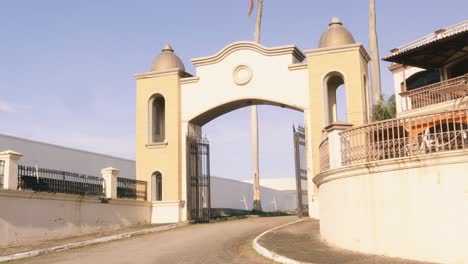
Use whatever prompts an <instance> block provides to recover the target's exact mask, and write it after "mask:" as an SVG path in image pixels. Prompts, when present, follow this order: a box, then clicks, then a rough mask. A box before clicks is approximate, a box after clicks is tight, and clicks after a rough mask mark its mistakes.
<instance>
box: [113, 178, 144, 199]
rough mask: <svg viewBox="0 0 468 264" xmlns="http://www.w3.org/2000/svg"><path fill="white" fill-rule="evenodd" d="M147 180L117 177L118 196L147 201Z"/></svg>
mask: <svg viewBox="0 0 468 264" xmlns="http://www.w3.org/2000/svg"><path fill="white" fill-rule="evenodd" d="M146 197H147V182H146V181H139V180H133V179H127V178H120V177H117V198H124V199H133V200H142V201H146Z"/></svg>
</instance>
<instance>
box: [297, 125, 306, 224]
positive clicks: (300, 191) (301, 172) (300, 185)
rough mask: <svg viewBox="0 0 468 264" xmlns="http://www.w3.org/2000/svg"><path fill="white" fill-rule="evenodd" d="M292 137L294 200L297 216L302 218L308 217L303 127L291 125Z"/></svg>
mask: <svg viewBox="0 0 468 264" xmlns="http://www.w3.org/2000/svg"><path fill="white" fill-rule="evenodd" d="M293 135H294V137H293V138H294V161H295V162H294V165H295V169H296V200H297V215H298V216H299V217H303V216H305V215H308V209H309V206H308V202H307V201H308V199H307V196H308V194H307V184H304V183H307V161H306V142H305V129H304V127H303V126H301V125H299V126H297V127H296V126H294V125H293Z"/></svg>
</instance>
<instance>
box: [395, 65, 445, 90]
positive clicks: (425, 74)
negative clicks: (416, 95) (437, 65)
mask: <svg viewBox="0 0 468 264" xmlns="http://www.w3.org/2000/svg"><path fill="white" fill-rule="evenodd" d="M438 82H440V72H439V70H426V71H421V72H417V73H415V74H413V75H411V76H410V77H408V78H406V91H411V90H414V89H417V88H419V87H423V86H426V85H430V84H433V83H438ZM402 85H403V84H402ZM402 90H403V89H402Z"/></svg>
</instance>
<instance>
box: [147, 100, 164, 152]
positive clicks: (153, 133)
mask: <svg viewBox="0 0 468 264" xmlns="http://www.w3.org/2000/svg"><path fill="white" fill-rule="evenodd" d="M165 110H166V102H165V100H164V97H162V95H159V94H158V95H155V96H153V97H152V98H151V100H150V113H149V114H150V115H149V116H150V118H149V119H150V120H149V121H150V125H149V127H150V129H151V130H150V141H151V142H153V143H158V142H164V140H165V139H166V137H165V136H166V135H165V134H166V133H165V130H166V117H165Z"/></svg>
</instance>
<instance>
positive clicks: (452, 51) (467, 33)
mask: <svg viewBox="0 0 468 264" xmlns="http://www.w3.org/2000/svg"><path fill="white" fill-rule="evenodd" d="M392 53H393V54H392V55H390V56H388V57H385V58H383V60H385V61H389V62H394V63H398V64H402V65H409V66H414V67H419V68H424V69H437V68H441V67H442V66H444V65H447V64H449V63H451V62H453V61H455V60H457V59H458V58H461V57H463V56H467V55H468V20H467V21H464V22H462V23H460V24H457V25H454V26H451V27H449V28H445V29H441V30H438V31H436V32H434V33H432V34H430V35H428V36H425V37H423V38H421V39H418V40H416V41H413V42H411V43H408V44H407V45H405V46H402V47H400V48H397V49H393V50H392Z"/></svg>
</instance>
